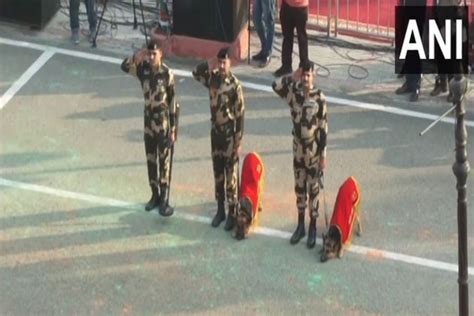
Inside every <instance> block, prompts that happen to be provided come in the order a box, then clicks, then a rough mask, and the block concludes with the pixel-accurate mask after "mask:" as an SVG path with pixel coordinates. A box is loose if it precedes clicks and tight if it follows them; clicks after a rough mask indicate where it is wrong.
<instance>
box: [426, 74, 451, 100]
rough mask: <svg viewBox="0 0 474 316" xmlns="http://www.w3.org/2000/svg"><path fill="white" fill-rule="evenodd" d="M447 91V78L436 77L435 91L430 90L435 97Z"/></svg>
mask: <svg viewBox="0 0 474 316" xmlns="http://www.w3.org/2000/svg"><path fill="white" fill-rule="evenodd" d="M445 92H448V82H447V81H446V80H442V79H440V78H436V81H435V86H434V88H433V91H431V92H430V95H431V96H433V97H435V96H437V95H440V94H441V93H445Z"/></svg>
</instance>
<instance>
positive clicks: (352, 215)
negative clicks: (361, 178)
mask: <svg viewBox="0 0 474 316" xmlns="http://www.w3.org/2000/svg"><path fill="white" fill-rule="evenodd" d="M359 203H360V191H359V186H358V184H357V182H356V180H355V179H354V178H353V177H349V178H348V179H347V180H346V181H345V182H344V183H343V184H342V186H341V187H340V188H339V192H338V193H337V198H336V204H335V205H334V211H333V213H332V217H331V223H330V224H329V229H328V231H327V232H326V233H325V234H323V249H322V250H321V258H320V259H321V262H326V261H327V260H328V259H331V258H334V257H337V258H341V257H342V255H343V253H344V247H347V246H349V245H350V243H351V239H352V227H353V226H354V222H357V235H358V236H360V235H361V233H362V227H361V224H360V218H359V215H360V214H359Z"/></svg>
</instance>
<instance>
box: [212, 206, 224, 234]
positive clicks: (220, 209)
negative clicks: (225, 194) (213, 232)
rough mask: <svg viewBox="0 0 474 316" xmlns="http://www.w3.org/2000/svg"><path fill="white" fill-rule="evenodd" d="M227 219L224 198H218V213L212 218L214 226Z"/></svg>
mask: <svg viewBox="0 0 474 316" xmlns="http://www.w3.org/2000/svg"><path fill="white" fill-rule="evenodd" d="M224 220H225V206H224V199H219V200H217V213H216V216H214V218H213V219H212V223H211V225H212V227H218V226H219V225H220V224H221V223H222V222H223V221H224Z"/></svg>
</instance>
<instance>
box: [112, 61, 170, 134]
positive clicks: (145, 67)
mask: <svg viewBox="0 0 474 316" xmlns="http://www.w3.org/2000/svg"><path fill="white" fill-rule="evenodd" d="M121 68H122V70H123V71H124V72H126V73H129V74H131V75H133V76H135V77H137V78H138V80H140V84H141V86H142V89H143V96H144V98H145V118H151V119H153V120H154V121H155V122H156V123H158V125H159V126H160V127H161V128H162V129H164V130H168V124H169V127H170V128H174V127H176V125H175V123H176V94H175V82H174V74H173V71H172V70H171V69H170V68H168V66H166V65H165V64H161V66H160V68H159V69H157V70H155V69H153V68H152V67H151V65H150V64H149V63H148V62H147V61H143V62H141V63H138V62H136V61H135V59H134V56H132V57H129V58H125V59H124V61H123V62H122V67H121Z"/></svg>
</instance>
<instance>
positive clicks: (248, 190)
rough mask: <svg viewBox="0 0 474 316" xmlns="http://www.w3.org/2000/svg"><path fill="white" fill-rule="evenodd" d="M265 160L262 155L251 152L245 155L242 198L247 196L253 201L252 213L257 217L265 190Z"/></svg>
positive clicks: (241, 183) (241, 188)
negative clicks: (263, 160)
mask: <svg viewBox="0 0 474 316" xmlns="http://www.w3.org/2000/svg"><path fill="white" fill-rule="evenodd" d="M263 174H264V168H263V162H262V159H261V158H260V156H259V155H258V154H257V153H255V152H251V153H249V154H247V156H245V159H244V164H243V166H242V178H241V179H240V181H241V182H240V198H243V197H246V198H248V199H249V200H250V201H252V208H253V209H252V213H253V217H252V218H255V216H256V214H257V211H258V207H259V205H260V202H261V201H260V199H261V198H262V190H263Z"/></svg>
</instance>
